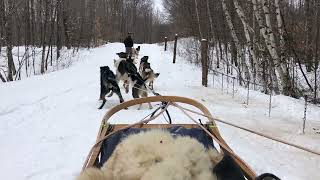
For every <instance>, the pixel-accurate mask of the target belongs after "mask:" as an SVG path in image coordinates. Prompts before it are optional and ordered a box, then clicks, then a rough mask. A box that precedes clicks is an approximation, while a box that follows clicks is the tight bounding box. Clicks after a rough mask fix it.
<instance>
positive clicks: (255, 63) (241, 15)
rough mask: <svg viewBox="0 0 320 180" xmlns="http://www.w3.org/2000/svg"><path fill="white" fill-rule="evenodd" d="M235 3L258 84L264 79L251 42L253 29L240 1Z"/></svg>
mask: <svg viewBox="0 0 320 180" xmlns="http://www.w3.org/2000/svg"><path fill="white" fill-rule="evenodd" d="M233 3H234V6H235V8H236V12H237V14H238V16H239V18H240V20H241V22H242V25H243V30H244V34H245V37H246V40H247V46H248V49H249V53H250V56H251V57H252V59H253V69H252V71H253V72H257V73H253V74H254V77H253V78H254V79H255V78H256V75H257V78H258V82H259V80H262V77H261V74H260V73H259V70H260V68H259V62H258V58H257V55H256V52H255V51H254V44H253V42H252V40H251V36H250V32H253V29H252V28H251V27H250V26H249V24H248V21H247V19H246V16H245V14H244V11H243V9H242V7H241V6H240V4H239V2H238V0H234V1H233Z"/></svg>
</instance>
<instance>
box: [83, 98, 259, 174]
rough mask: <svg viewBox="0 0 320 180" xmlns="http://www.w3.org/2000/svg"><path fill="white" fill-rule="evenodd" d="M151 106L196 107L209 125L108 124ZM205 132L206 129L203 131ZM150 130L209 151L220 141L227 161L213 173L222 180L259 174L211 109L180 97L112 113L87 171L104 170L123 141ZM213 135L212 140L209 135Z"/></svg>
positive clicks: (122, 106)
mask: <svg viewBox="0 0 320 180" xmlns="http://www.w3.org/2000/svg"><path fill="white" fill-rule="evenodd" d="M148 102H162V104H165V105H168V104H172V103H173V104H175V103H179V104H188V105H191V106H194V107H196V108H197V109H198V110H200V112H201V113H203V114H204V115H205V116H206V117H207V118H208V123H206V124H201V125H202V127H200V126H199V124H196V123H195V124H146V123H136V124H131V125H130V124H110V123H108V120H109V119H110V118H111V116H112V115H114V114H115V113H117V112H119V111H121V110H123V109H126V108H128V107H130V106H134V105H139V104H141V103H148ZM203 128H205V129H203ZM150 129H165V130H167V131H169V132H170V133H171V134H174V135H180V136H190V137H192V138H195V139H197V140H198V141H199V142H200V143H201V144H203V145H204V146H205V147H206V148H208V147H214V143H213V141H215V142H216V141H219V143H218V145H219V146H220V147H219V149H220V150H221V151H222V153H223V155H224V157H223V159H222V161H221V162H219V164H218V165H217V166H216V167H215V169H213V171H214V172H215V173H216V175H217V177H218V179H219V180H242V179H243V180H245V179H249V180H254V179H255V178H256V174H255V173H254V171H253V170H252V169H251V168H250V167H249V166H248V165H247V164H246V163H245V162H244V161H243V160H242V159H241V158H240V157H239V156H237V155H236V154H235V153H234V152H233V151H232V150H231V149H230V147H229V146H228V145H227V143H226V142H225V141H224V140H223V138H222V137H221V135H220V133H219V131H218V128H217V126H216V124H215V122H214V120H213V118H212V115H211V114H210V112H209V111H208V109H207V108H206V107H205V106H204V105H202V104H201V103H199V102H197V101H195V100H192V99H189V98H185V97H177V96H153V97H148V98H140V99H135V100H131V101H127V102H124V103H121V104H119V105H117V106H115V107H113V108H112V109H110V110H109V111H108V112H107V113H106V115H105V116H104V118H103V120H102V123H101V126H100V129H99V132H98V135H97V140H96V144H95V145H94V147H93V148H92V149H91V151H90V153H89V155H88V157H87V160H86V162H85V163H84V166H83V170H84V169H85V168H88V167H98V168H100V167H101V166H102V165H103V163H104V162H106V161H107V160H108V158H109V157H110V156H111V154H112V152H113V150H114V149H115V148H116V146H117V144H119V142H120V141H121V139H123V138H125V137H127V136H128V135H130V134H135V133H139V132H141V131H147V130H150ZM208 133H210V134H211V136H209V135H208Z"/></svg>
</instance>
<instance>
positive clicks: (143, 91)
mask: <svg viewBox="0 0 320 180" xmlns="http://www.w3.org/2000/svg"><path fill="white" fill-rule="evenodd" d="M131 79H132V82H133V87H132V97H133V98H134V99H137V98H143V97H148V88H147V86H146V84H145V83H146V80H145V79H143V78H142V77H141V76H140V74H138V73H136V74H133V75H131ZM148 104H149V109H152V105H151V103H148ZM141 106H142V104H140V105H139V108H138V110H140V109H141Z"/></svg>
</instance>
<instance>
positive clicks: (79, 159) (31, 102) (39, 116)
mask: <svg viewBox="0 0 320 180" xmlns="http://www.w3.org/2000/svg"><path fill="white" fill-rule="evenodd" d="M123 50H124V47H123V45H122V44H119V43H113V44H108V45H105V46H102V47H99V48H95V49H93V50H90V51H85V52H82V54H85V56H83V57H82V58H83V59H82V60H81V61H78V62H76V63H74V64H73V65H72V66H71V67H69V68H67V69H63V70H61V71H56V72H52V73H49V74H45V75H42V76H33V77H30V78H27V79H24V80H21V81H16V82H10V83H5V84H0V102H1V103H0V137H1V139H0V158H1V159H2V162H3V163H1V165H0V169H1V173H0V179H10V180H44V179H46V180H58V179H59V180H60V179H74V177H75V176H76V175H77V174H78V173H79V172H80V170H81V167H82V165H83V162H84V160H85V157H86V156H87V154H88V151H89V149H90V148H91V146H92V145H93V143H94V142H95V138H96V134H97V131H98V128H99V125H100V121H101V119H102V117H103V115H104V114H105V113H106V111H107V110H108V109H109V108H110V107H112V106H114V105H116V104H118V103H119V100H118V98H117V97H116V96H113V97H111V98H109V99H108V101H107V103H106V105H105V106H104V108H103V109H102V110H98V109H97V108H98V107H99V105H100V103H101V102H99V101H98V98H99V91H100V89H99V88H100V87H99V86H100V85H99V67H100V66H105V65H108V66H109V67H111V69H113V70H114V67H113V59H114V58H116V54H115V53H117V52H120V51H123ZM145 55H147V56H150V58H149V59H150V62H151V66H152V67H153V69H154V70H155V71H156V72H159V73H160V76H159V78H158V79H157V80H156V81H155V90H156V91H157V92H159V93H160V94H162V95H177V96H185V97H190V98H194V99H196V100H198V101H200V102H202V103H203V104H204V105H205V106H207V107H208V108H209V110H210V111H211V113H212V114H213V116H215V117H217V118H221V119H223V120H226V121H229V122H233V123H236V124H238V125H241V126H245V127H248V128H250V129H254V130H257V131H259V132H263V133H265V134H269V135H272V136H275V137H278V138H281V139H285V140H288V141H290V142H293V143H295V144H299V145H302V146H306V147H308V148H311V149H314V150H317V151H320V134H317V133H316V130H317V129H319V128H320V119H319V117H320V108H319V107H316V106H310V107H309V109H308V119H307V127H306V134H304V135H302V134H300V133H299V131H300V129H301V124H302V117H303V107H304V106H303V101H300V100H296V99H292V98H288V97H284V96H276V97H274V98H273V106H272V115H271V117H270V118H269V117H268V109H267V107H268V96H267V95H264V94H261V93H259V92H254V91H251V92H250V93H251V94H252V97H251V99H250V104H249V105H245V104H244V103H243V102H244V99H245V94H246V93H245V90H244V89H241V88H240V87H239V88H238V91H237V93H236V95H235V98H234V99H233V98H232V95H231V94H230V93H229V94H226V93H225V92H224V93H222V92H221V91H220V89H219V88H217V89H215V88H210V87H209V88H204V87H201V71H200V69H199V68H198V67H195V66H193V65H190V64H188V63H187V62H186V61H185V60H184V59H183V58H182V57H178V58H177V63H176V64H172V54H171V52H164V51H163V47H161V46H158V45H155V44H152V45H150V44H143V45H141V52H140V57H142V56H145ZM122 94H123V95H124V99H125V100H129V99H132V96H131V95H130V93H129V94H125V92H124V90H123V89H122ZM154 106H156V105H155V104H154ZM143 107H144V110H141V111H138V110H137V108H136V107H131V108H130V109H129V110H124V111H122V114H121V115H118V116H116V117H117V118H113V119H112V122H113V123H120V122H121V123H125V122H132V121H136V120H139V117H143V115H144V114H147V113H148V112H150V111H149V110H148V109H147V106H146V105H145V106H143ZM170 112H171V114H172V116H173V122H178V123H189V122H190V121H189V120H187V118H186V117H185V116H183V115H181V113H180V115H179V114H178V111H176V110H175V109H172V110H170ZM185 120H186V121H185ZM162 121H163V120H162ZM163 122H164V121H163ZM218 126H219V129H220V132H221V134H222V136H223V137H224V138H225V140H226V142H227V143H228V144H229V145H230V146H231V148H232V149H233V150H234V151H235V152H236V153H237V154H238V155H239V156H240V157H242V158H243V159H244V160H245V161H246V162H247V163H248V164H249V165H250V166H251V167H252V168H253V169H254V170H255V171H256V172H257V174H261V173H263V172H271V173H274V174H276V175H277V176H279V177H280V178H281V179H284V180H286V179H288V180H307V179H320V173H319V172H318V171H319V169H320V157H319V156H316V155H313V154H310V153H307V152H304V151H301V150H298V149H295V148H291V147H288V146H285V145H282V144H279V143H276V142H273V141H270V140H266V139H264V138H261V137H257V136H256V135H253V134H249V133H247V132H244V131H242V130H238V129H235V128H232V127H229V126H226V125H222V124H219V123H218Z"/></svg>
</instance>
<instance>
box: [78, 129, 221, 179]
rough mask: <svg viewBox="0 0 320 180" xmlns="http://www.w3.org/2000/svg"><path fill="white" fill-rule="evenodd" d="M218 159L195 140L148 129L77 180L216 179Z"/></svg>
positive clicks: (123, 143) (215, 153) (123, 142)
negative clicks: (214, 171) (100, 165)
mask: <svg viewBox="0 0 320 180" xmlns="http://www.w3.org/2000/svg"><path fill="white" fill-rule="evenodd" d="M221 159H222V155H221V154H219V153H218V152H217V151H216V150H214V149H208V150H207V149H206V148H205V147H204V146H203V145H202V144H201V143H199V142H198V141H197V140H196V139H193V138H190V137H182V136H178V137H176V138H174V137H173V136H172V135H171V134H170V133H169V132H167V131H164V130H151V131H146V132H141V133H139V134H134V135H131V136H129V137H127V138H126V139H124V140H123V141H122V142H121V143H120V144H118V145H117V147H116V149H115V150H114V152H113V154H112V155H111V157H110V158H109V160H108V161H107V162H106V163H104V165H103V167H102V168H101V169H96V168H88V169H86V170H85V171H84V172H82V173H81V174H80V175H79V177H78V178H77V180H115V179H117V180H128V179H130V180H163V179H166V180H192V179H193V180H215V179H216V176H215V175H214V174H213V171H212V169H213V168H214V167H215V166H216V165H217V164H218V162H220V161H221Z"/></svg>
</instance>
